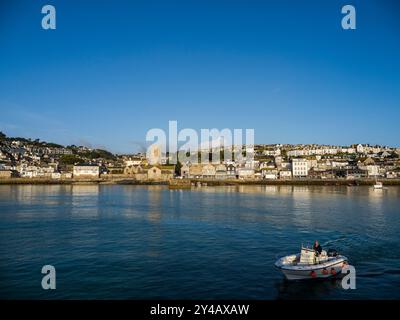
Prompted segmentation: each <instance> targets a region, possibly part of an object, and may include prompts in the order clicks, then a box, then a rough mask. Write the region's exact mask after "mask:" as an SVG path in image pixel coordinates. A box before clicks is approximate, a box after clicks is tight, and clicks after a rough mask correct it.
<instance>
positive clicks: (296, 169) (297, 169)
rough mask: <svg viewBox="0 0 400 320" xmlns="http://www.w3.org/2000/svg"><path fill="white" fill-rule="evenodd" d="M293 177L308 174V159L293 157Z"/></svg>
mask: <svg viewBox="0 0 400 320" xmlns="http://www.w3.org/2000/svg"><path fill="white" fill-rule="evenodd" d="M292 174H293V177H306V176H307V175H308V161H307V160H306V159H292Z"/></svg>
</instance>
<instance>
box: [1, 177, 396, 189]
mask: <svg viewBox="0 0 400 320" xmlns="http://www.w3.org/2000/svg"><path fill="white" fill-rule="evenodd" d="M379 181H381V182H382V183H383V185H385V186H400V179H379ZM200 184H201V185H202V186H236V185H289V186H290V185H293V186H297V185H298V186H307V185H309V186H372V185H374V184H375V179H355V180H346V179H292V180H238V179H229V180H228V179H226V180H215V179H174V180H172V181H171V182H169V181H139V180H135V179H132V178H111V179H110V178H107V179H104V178H98V179H50V178H6V179H0V185H143V186H151V185H165V186H169V187H170V188H171V189H182V188H191V187H192V186H196V185H200Z"/></svg>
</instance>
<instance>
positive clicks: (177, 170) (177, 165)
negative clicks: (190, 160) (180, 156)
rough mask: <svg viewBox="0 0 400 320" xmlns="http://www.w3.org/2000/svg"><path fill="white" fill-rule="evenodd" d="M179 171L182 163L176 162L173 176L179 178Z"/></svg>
mask: <svg viewBox="0 0 400 320" xmlns="http://www.w3.org/2000/svg"><path fill="white" fill-rule="evenodd" d="M181 169H182V163H180V162H179V161H178V162H177V164H176V165H175V175H177V176H180V175H181Z"/></svg>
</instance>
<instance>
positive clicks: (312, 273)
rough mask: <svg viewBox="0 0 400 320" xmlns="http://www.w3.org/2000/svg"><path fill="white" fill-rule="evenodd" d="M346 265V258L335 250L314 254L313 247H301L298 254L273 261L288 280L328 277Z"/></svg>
mask: <svg viewBox="0 0 400 320" xmlns="http://www.w3.org/2000/svg"><path fill="white" fill-rule="evenodd" d="M345 265H347V258H346V257H345V256H342V255H339V254H337V252H336V250H333V249H331V250H328V253H327V252H326V251H324V250H323V251H322V252H321V254H320V255H318V256H317V255H316V253H315V251H314V250H313V249H309V248H305V247H302V248H301V252H300V253H299V254H293V255H289V256H285V257H282V258H280V259H278V260H277V261H276V262H275V267H277V268H278V269H280V270H281V271H282V273H283V274H284V275H285V277H286V278H287V279H288V280H303V279H316V278H329V277H333V276H336V275H337V274H340V273H341V271H342V268H343V267H344V266H345Z"/></svg>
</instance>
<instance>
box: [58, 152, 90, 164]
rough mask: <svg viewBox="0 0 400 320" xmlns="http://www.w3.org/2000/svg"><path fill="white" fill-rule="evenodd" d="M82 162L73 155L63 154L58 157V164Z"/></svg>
mask: <svg viewBox="0 0 400 320" xmlns="http://www.w3.org/2000/svg"><path fill="white" fill-rule="evenodd" d="M83 162H84V161H83V160H82V159H81V158H80V157H78V156H77V155H75V154H64V155H62V156H61V157H60V164H75V163H83Z"/></svg>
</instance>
